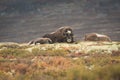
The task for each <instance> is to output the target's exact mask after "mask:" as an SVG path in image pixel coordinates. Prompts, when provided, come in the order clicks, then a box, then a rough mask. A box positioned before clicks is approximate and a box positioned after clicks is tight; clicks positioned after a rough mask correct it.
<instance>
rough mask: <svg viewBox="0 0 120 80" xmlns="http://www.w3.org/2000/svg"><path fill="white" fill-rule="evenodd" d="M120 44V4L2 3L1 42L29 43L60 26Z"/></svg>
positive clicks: (68, 0)
mask: <svg viewBox="0 0 120 80" xmlns="http://www.w3.org/2000/svg"><path fill="white" fill-rule="evenodd" d="M66 25H67V26H72V28H73V30H74V34H75V38H76V40H81V39H82V38H83V36H84V34H85V33H90V32H98V33H101V34H106V35H108V36H110V37H111V38H112V40H114V41H120V0H0V42H28V41H29V40H31V39H34V38H37V37H41V36H42V35H44V34H45V33H49V32H52V31H54V30H56V29H57V28H59V27H61V26H66Z"/></svg>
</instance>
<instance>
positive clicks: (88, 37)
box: [84, 33, 111, 41]
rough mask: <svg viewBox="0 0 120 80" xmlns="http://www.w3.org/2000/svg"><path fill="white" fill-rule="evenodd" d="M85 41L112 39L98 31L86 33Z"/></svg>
mask: <svg viewBox="0 0 120 80" xmlns="http://www.w3.org/2000/svg"><path fill="white" fill-rule="evenodd" d="M84 40H85V41H111V39H110V37H108V36H107V35H102V34H98V33H89V34H86V35H85V38H84Z"/></svg>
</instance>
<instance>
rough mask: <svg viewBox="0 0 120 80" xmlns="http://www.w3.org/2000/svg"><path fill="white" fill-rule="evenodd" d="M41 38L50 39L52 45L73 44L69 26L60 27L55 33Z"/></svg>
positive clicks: (71, 31)
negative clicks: (58, 43) (59, 43)
mask: <svg viewBox="0 0 120 80" xmlns="http://www.w3.org/2000/svg"><path fill="white" fill-rule="evenodd" d="M43 38H50V39H51V40H52V41H53V43H55V42H68V43H72V42H74V39H73V30H72V29H71V28H70V27H69V26H65V27H61V28H59V29H57V30H56V31H55V32H52V33H49V34H45V35H44V36H43Z"/></svg>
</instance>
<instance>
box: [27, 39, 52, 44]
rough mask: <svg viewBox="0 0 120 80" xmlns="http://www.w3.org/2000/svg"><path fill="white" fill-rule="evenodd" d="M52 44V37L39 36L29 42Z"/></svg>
mask: <svg viewBox="0 0 120 80" xmlns="http://www.w3.org/2000/svg"><path fill="white" fill-rule="evenodd" d="M37 43H39V44H52V40H51V39H50V38H37V39H34V40H31V41H30V42H29V43H28V44H29V45H31V44H35V45H36V44H37Z"/></svg>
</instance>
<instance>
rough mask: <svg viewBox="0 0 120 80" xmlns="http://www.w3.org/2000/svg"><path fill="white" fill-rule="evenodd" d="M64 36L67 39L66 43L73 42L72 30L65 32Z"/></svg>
mask: <svg viewBox="0 0 120 80" xmlns="http://www.w3.org/2000/svg"><path fill="white" fill-rule="evenodd" d="M63 35H64V37H65V39H66V42H68V43H71V42H73V32H72V30H70V29H67V30H65V32H64V33H63Z"/></svg>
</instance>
